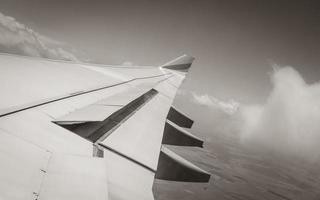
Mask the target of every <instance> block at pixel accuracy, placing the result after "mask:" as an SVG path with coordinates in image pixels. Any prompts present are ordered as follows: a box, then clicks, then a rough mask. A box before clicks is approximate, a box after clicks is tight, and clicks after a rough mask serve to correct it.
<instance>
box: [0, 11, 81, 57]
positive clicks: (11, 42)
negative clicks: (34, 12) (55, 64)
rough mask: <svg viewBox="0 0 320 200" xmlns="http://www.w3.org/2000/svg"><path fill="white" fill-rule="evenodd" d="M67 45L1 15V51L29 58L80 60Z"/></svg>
mask: <svg viewBox="0 0 320 200" xmlns="http://www.w3.org/2000/svg"><path fill="white" fill-rule="evenodd" d="M66 48H67V47H66V45H65V44H63V43H61V42H58V41H55V40H53V39H50V38H48V37H46V36H43V35H41V34H39V33H37V32H35V31H33V30H32V29H30V28H28V27H27V26H25V25H24V24H21V23H19V22H18V21H16V20H15V19H14V18H13V17H10V16H6V15H4V14H2V13H0V50H1V51H2V52H6V53H15V54H20V55H27V56H36V57H44V58H50V59H61V60H73V61H78V58H77V57H76V56H75V55H74V54H73V53H72V52H71V51H70V50H66Z"/></svg>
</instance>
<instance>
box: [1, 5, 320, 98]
mask: <svg viewBox="0 0 320 200" xmlns="http://www.w3.org/2000/svg"><path fill="white" fill-rule="evenodd" d="M318 10H319V5H318V4H317V3H316V1H203V0H202V1H191V0H187V1H185V0H184V1H182V0H181V1H172V0H170V1H168V0H164V1H122V0H120V1H119V0H117V1H92V0H90V1H84V0H77V1H72V0H70V1H48V0H28V1H23V0H20V1H19V0H18V1H17V0H10V1H9V0H8V1H3V0H2V1H1V10H0V11H1V12H2V13H4V14H5V15H8V16H12V17H14V18H16V20H17V21H19V22H21V23H22V24H26V25H27V26H29V27H31V28H32V29H33V30H35V31H36V32H39V33H41V34H43V35H45V36H48V37H50V38H54V39H55V40H58V41H62V42H65V43H67V44H68V45H70V46H72V47H74V48H75V49H77V50H78V51H83V52H85V53H86V55H87V57H88V58H90V59H91V60H93V61H94V62H99V63H107V64H121V63H123V62H125V61H130V62H133V63H134V64H141V65H159V64H162V63H163V62H166V61H167V60H168V59H170V58H174V57H177V56H179V55H181V54H183V53H187V54H191V55H193V56H195V57H196V58H197V60H196V61H195V63H194V68H193V69H192V73H191V75H190V78H189V81H187V84H186V87H188V88H189V89H192V90H196V91H198V92H200V93H205V92H208V93H209V94H212V95H214V96H217V97H219V98H222V99H225V100H227V99H230V98H233V99H236V100H238V101H240V102H244V103H252V102H264V101H265V97H266V96H267V94H268V92H269V90H270V87H271V85H270V83H269V76H268V73H269V72H270V71H272V68H271V67H270V64H272V63H277V64H280V65H291V66H293V67H295V68H296V69H297V70H298V71H299V72H300V73H302V75H303V76H304V77H305V78H306V80H307V82H314V81H317V80H318V77H319V75H320V68H319V67H318V66H319V62H320V58H319V56H318V55H319V53H320V47H319V32H320V28H319V26H318V24H319V14H318V12H317V11H318ZM200 80H201V81H200Z"/></svg>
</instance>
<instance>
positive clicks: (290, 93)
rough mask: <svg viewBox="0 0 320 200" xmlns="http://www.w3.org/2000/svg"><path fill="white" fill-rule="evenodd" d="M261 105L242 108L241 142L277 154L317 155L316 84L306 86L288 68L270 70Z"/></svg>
mask: <svg viewBox="0 0 320 200" xmlns="http://www.w3.org/2000/svg"><path fill="white" fill-rule="evenodd" d="M271 82H272V84H273V89H272V91H271V93H270V95H269V97H268V99H267V100H266V103H265V104H263V105H242V106H241V107H240V109H239V112H238V116H239V118H240V119H241V120H242V123H240V124H241V127H240V130H241V141H242V142H243V143H244V144H246V145H252V146H257V147H259V148H266V149H269V150H272V151H274V152H278V153H284V154H290V155H294V156H301V157H304V158H308V159H311V160H313V159H317V158H318V157H319V156H320V123H319V121H320V83H314V84H311V85H308V84H306V83H305V81H304V80H303V78H302V77H301V75H300V74H299V73H298V72H297V71H296V70H295V69H293V68H292V67H283V68H279V67H276V68H274V73H273V74H272V75H271Z"/></svg>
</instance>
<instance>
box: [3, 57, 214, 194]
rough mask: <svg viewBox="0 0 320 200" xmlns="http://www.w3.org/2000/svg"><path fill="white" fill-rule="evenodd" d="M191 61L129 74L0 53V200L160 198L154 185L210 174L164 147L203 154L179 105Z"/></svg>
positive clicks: (121, 69)
mask: <svg viewBox="0 0 320 200" xmlns="http://www.w3.org/2000/svg"><path fill="white" fill-rule="evenodd" d="M193 60H194V58H193V57H191V56H187V55H183V56H181V57H179V58H177V59H175V60H173V61H171V62H169V63H166V64H165V65H162V66H159V67H135V66H132V67H131V66H130V67H125V66H107V65H103V66H102V65H101V66H100V65H90V64H81V63H71V62H63V61H52V60H45V59H38V58H29V57H21V56H13V55H5V54H2V55H0V70H1V71H0V82H1V83H0V92H1V100H0V199H10V200H11V199H13V200H16V199H17V200H20V199H34V200H35V199H37V200H47V199H48V200H49V199H50V200H52V199H54V200H58V199H59V200H70V199H71V200H72V199H77V200H79V199H80V200H81V199H96V200H100V199H109V200H127V199H130V200H135V199H137V200H138V199H139V200H141V199H148V200H149V199H154V198H153V194H152V185H153V181H154V179H155V178H158V179H164V180H171V181H192V182H207V181H209V178H210V174H208V173H207V172H206V171H204V170H202V169H200V168H199V167H197V166H195V165H193V164H192V163H190V162H188V161H187V160H185V159H183V158H182V157H180V156H179V155H177V154H175V153H174V152H172V151H170V150H169V149H168V148H167V147H166V145H180V146H197V147H202V145H203V141H202V140H201V139H199V138H197V137H196V136H194V135H192V134H191V133H189V132H188V130H187V129H188V128H191V126H192V124H193V120H191V119H190V118H188V117H187V116H186V115H185V114H184V113H183V112H182V111H180V110H179V109H177V108H175V107H174V106H172V102H173V100H174V97H175V94H176V92H177V90H178V88H179V86H180V85H181V83H182V82H183V80H184V78H185V76H186V74H187V71H188V69H189V68H190V66H191V64H192V61H193Z"/></svg>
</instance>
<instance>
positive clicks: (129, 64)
mask: <svg viewBox="0 0 320 200" xmlns="http://www.w3.org/2000/svg"><path fill="white" fill-rule="evenodd" d="M122 65H123V66H126V67H132V66H133V62H131V61H125V62H123V63H122Z"/></svg>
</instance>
